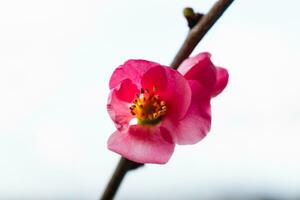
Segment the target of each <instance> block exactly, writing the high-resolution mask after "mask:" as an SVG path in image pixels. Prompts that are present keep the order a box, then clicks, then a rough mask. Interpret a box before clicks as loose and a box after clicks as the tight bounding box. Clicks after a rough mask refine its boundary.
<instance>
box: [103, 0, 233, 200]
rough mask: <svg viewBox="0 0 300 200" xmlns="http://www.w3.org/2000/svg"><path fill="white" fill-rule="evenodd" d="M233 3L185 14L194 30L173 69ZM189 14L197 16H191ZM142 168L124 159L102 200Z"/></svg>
mask: <svg viewBox="0 0 300 200" xmlns="http://www.w3.org/2000/svg"><path fill="white" fill-rule="evenodd" d="M232 2H233V0H219V1H217V2H216V3H215V4H214V6H213V7H212V8H211V9H210V11H209V12H208V13H207V14H206V15H202V14H198V13H193V12H192V13H184V14H185V17H186V18H187V20H188V23H189V27H192V28H191V30H190V32H189V34H188V35H187V38H186V39H185V41H184V43H183V45H182V47H181V48H180V50H179V51H178V53H177V55H176V56H175V58H174V60H173V62H172V63H171V65H170V66H171V67H172V68H173V69H177V68H178V66H179V65H180V63H181V62H182V61H184V60H185V59H186V58H187V57H189V55H190V54H191V53H192V51H193V50H194V48H195V47H196V46H197V44H198V43H199V42H200V40H201V39H202V38H203V37H204V36H205V34H206V33H207V32H208V30H209V29H210V28H211V27H212V26H213V25H214V23H215V22H216V21H217V20H218V19H219V18H220V17H221V15H222V14H223V13H224V12H225V10H226V9H227V8H228V7H229V5H230V4H231V3H232ZM188 9H189V10H186V11H189V12H191V11H192V10H191V9H190V8H188ZM186 14H188V15H186ZM189 14H192V15H193V14H195V15H194V16H191V15H189ZM199 15H201V16H199ZM188 18H189V19H188ZM141 166H143V164H141V163H136V162H133V161H131V160H128V159H126V158H123V157H122V158H121V159H120V161H119V164H118V166H117V168H116V169H115V172H114V174H113V175H112V177H111V179H110V181H109V183H108V185H107V187H106V189H105V191H104V193H103V195H102V197H101V200H111V199H113V197H114V196H115V194H116V192H117V190H118V188H119V186H120V184H121V182H122V180H123V178H124V177H125V175H126V173H127V172H128V171H130V170H133V169H136V168H139V167H141Z"/></svg>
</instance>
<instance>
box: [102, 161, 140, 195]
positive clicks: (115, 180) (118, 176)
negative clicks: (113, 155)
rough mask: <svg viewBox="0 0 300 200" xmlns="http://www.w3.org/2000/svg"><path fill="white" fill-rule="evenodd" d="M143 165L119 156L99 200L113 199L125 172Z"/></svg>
mask: <svg viewBox="0 0 300 200" xmlns="http://www.w3.org/2000/svg"><path fill="white" fill-rule="evenodd" d="M143 165H144V164H141V163H136V162H133V161H131V160H128V159H126V158H124V157H121V159H120V161H119V163H118V165H117V167H116V169H115V171H114V174H113V175H112V177H111V179H110V181H109V183H108V184H107V186H106V189H105V191H104V193H103V195H102V197H101V200H110V199H113V198H114V196H115V194H116V192H117V190H118V188H119V186H120V184H121V182H122V180H123V178H124V177H125V175H126V173H127V172H128V171H130V170H133V169H136V168H139V167H141V166H143Z"/></svg>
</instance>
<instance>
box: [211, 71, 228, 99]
mask: <svg viewBox="0 0 300 200" xmlns="http://www.w3.org/2000/svg"><path fill="white" fill-rule="evenodd" d="M216 69H217V81H216V84H215V87H214V89H213V91H212V94H211V96H213V97H215V96H217V95H218V94H220V93H221V92H222V91H223V90H224V88H225V87H226V85H227V83H228V78H229V74H228V71H227V70H226V69H225V68H222V67H217V68H216Z"/></svg>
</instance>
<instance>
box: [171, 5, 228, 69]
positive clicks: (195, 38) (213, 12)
mask: <svg viewBox="0 0 300 200" xmlns="http://www.w3.org/2000/svg"><path fill="white" fill-rule="evenodd" d="M232 2H233V0H219V1H217V2H216V3H215V4H214V5H213V7H212V8H211V9H210V11H209V12H208V13H207V14H206V15H204V16H203V17H202V18H201V20H200V21H199V22H198V23H197V24H196V25H195V26H194V27H193V28H192V29H191V31H190V32H189V34H188V35H187V37H186V39H185V41H184V43H183V44H182V46H181V48H180V49H179V51H178V53H177V55H176V56H175V58H174V60H173V61H172V63H171V65H170V66H171V67H172V68H173V69H177V68H178V66H179V65H180V63H182V61H184V60H185V59H186V58H188V57H189V55H190V54H191V53H192V51H193V50H194V48H195V47H196V46H197V44H198V43H199V42H200V40H201V39H202V38H203V37H204V36H205V34H206V33H207V32H208V31H209V29H210V28H211V27H212V26H213V25H214V23H215V22H216V21H217V20H218V19H219V18H220V17H221V16H222V14H223V13H224V12H225V10H226V9H227V8H228V7H229V6H230V4H231V3H232Z"/></svg>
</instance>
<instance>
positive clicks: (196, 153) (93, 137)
mask: <svg viewBox="0 0 300 200" xmlns="http://www.w3.org/2000/svg"><path fill="white" fill-rule="evenodd" d="M213 3H214V1H212V0H153V1H138V0H126V1H124V0H123V1H121V0H119V1H117V0H51V1H50V0H49V1H48V0H44V1H40V0H27V1H23V0H10V1H8V0H1V1H0V92H1V93H0V95H1V96H0V199H3V200H5V199H49V200H50V199H51V200H52V199H55V200H56V199H58V200H59V199H70V200H71V199H78V200H79V199H80V200H81V199H97V198H99V196H100V193H101V192H102V191H103V189H104V187H105V185H106V183H107V181H108V179H109V177H110V175H111V173H112V172H113V170H114V167H115V165H116V163H117V161H118V159H119V156H118V155H117V154H115V153H113V152H110V151H108V150H107V149H106V141H107V138H108V137H109V135H110V134H111V133H112V132H113V131H114V129H115V128H114V125H113V123H112V122H111V120H110V118H109V116H108V114H107V112H106V100H107V96H108V92H109V90H108V80H109V77H110V75H111V73H112V72H113V70H114V69H115V68H116V67H117V66H118V65H119V64H122V63H123V62H124V61H125V60H126V59H130V58H143V59H149V60H152V61H156V62H159V63H161V64H165V65H167V64H169V63H170V61H171V60H172V58H173V57H174V55H175V53H176V52H177V50H178V48H179V47H180V45H181V44H182V42H183V40H184V38H185V36H186V34H187V31H188V29H187V26H186V22H185V20H184V18H183V17H182V9H183V8H184V7H185V6H192V7H193V8H195V9H196V10H198V11H203V12H205V11H207V10H208V9H209V8H210V7H211V5H212V4H213ZM299 7H300V3H299V1H297V0H287V1H279V0H278V1H276V0H266V1H259V0H252V1H242V0H240V1H238V0H236V2H234V3H233V5H232V6H231V7H230V8H229V9H228V11H227V12H226V13H225V15H224V16H223V17H222V18H221V19H220V20H219V21H218V23H217V24H216V26H214V28H213V29H211V31H210V32H209V34H208V35H207V36H206V37H205V38H204V40H203V41H202V42H201V44H200V45H199V46H198V47H197V49H196V50H195V51H194V53H197V52H201V51H209V52H211V53H212V55H213V57H212V59H213V61H214V63H215V64H216V65H219V66H224V67H226V68H227V69H228V70H229V73H230V81H229V85H228V87H227V88H226V90H225V91H224V92H223V93H222V94H221V95H220V96H219V97H218V98H216V99H214V100H213V102H212V111H213V122H212V130H211V132H210V134H209V135H208V136H207V137H206V138H205V139H204V140H203V141H202V142H200V143H198V144H196V145H193V146H177V148H176V150H175V153H174V155H173V156H172V158H171V160H170V162H169V163H168V164H166V165H163V166H160V165H147V166H146V167H144V168H143V169H139V170H138V171H136V172H134V173H130V174H129V175H128V176H127V177H126V180H125V181H124V182H123V185H122V187H121V189H120V191H119V193H118V194H117V198H116V199H149V200H150V199H247V198H248V197H249V198H250V197H251V198H254V199H257V198H263V197H270V198H276V199H299V198H300V170H299V169H300V156H299V153H300V146H299V144H300V136H299V134H300V104H299V102H300V92H299V91H300V80H299V74H300V66H299V59H300V51H299V50H300V48H299V47H300V42H299V35H300V21H299V19H300V12H299Z"/></svg>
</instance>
